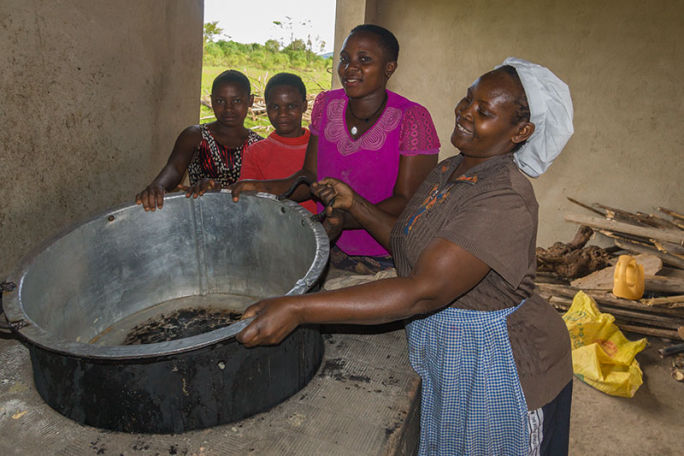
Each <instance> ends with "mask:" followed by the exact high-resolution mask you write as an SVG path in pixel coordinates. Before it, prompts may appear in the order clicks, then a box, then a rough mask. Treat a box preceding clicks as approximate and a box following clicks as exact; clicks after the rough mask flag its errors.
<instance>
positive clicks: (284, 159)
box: [240, 73, 316, 213]
mask: <svg viewBox="0 0 684 456" xmlns="http://www.w3.org/2000/svg"><path fill="white" fill-rule="evenodd" d="M264 98H265V99H266V113H267V114H268V120H270V121H271V124H272V125H273V126H274V127H275V131H274V132H273V133H271V134H270V135H269V136H268V138H266V139H264V140H263V141H259V142H256V143H254V144H251V145H250V146H248V147H247V149H246V150H245V153H244V155H243V157H242V171H241V174H240V180H243V179H256V180H266V179H282V178H285V177H288V176H291V175H292V174H294V173H295V172H297V171H299V170H300V169H302V165H303V164H304V155H305V154H306V147H307V145H308V144H309V136H310V133H309V130H308V129H306V128H302V114H304V112H305V111H306V108H307V104H306V87H305V86H304V83H303V82H302V79H301V78H300V77H299V76H297V75H294V74H291V73H278V74H276V75H275V76H273V77H272V78H271V79H269V81H268V83H267V84H266V89H265V90H264ZM301 205H302V206H303V207H304V208H306V209H308V210H309V211H310V212H312V213H316V203H314V201H312V200H307V201H303V202H302V203H301Z"/></svg>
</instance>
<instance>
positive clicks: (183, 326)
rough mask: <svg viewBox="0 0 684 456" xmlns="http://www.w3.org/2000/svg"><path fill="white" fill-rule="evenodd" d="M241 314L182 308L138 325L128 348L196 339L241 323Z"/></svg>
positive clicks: (128, 341) (127, 338) (128, 335)
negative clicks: (192, 337) (130, 346)
mask: <svg viewBox="0 0 684 456" xmlns="http://www.w3.org/2000/svg"><path fill="white" fill-rule="evenodd" d="M240 317H242V314H241V313H238V312H233V311H228V310H212V309H201V308H197V309H180V310H177V311H175V312H173V313H170V314H168V315H165V314H161V315H160V316H159V317H158V318H153V319H149V320H147V321H144V322H142V323H140V324H139V325H136V326H135V327H134V328H133V329H132V330H131V331H130V332H129V333H128V334H127V335H126V339H125V340H124V343H123V344H124V345H140V344H152V343H155V342H166V341H169V340H176V339H182V338H184V337H190V336H196V335H198V334H202V333H205V332H208V331H213V330H215V329H218V328H222V327H224V326H228V325H229V324H231V323H233V322H235V321H238V320H239V319H240Z"/></svg>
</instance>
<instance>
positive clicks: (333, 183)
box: [311, 177, 355, 217]
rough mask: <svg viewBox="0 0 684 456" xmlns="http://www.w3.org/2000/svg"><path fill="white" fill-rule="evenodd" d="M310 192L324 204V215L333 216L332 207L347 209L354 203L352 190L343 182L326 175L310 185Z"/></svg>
mask: <svg viewBox="0 0 684 456" xmlns="http://www.w3.org/2000/svg"><path fill="white" fill-rule="evenodd" d="M311 192H312V193H313V194H314V195H315V196H316V197H317V198H318V199H319V200H321V202H322V203H323V204H325V206H326V209H325V210H326V213H325V214H326V215H327V216H329V217H331V216H333V209H342V210H347V211H348V210H349V209H351V207H352V204H353V203H354V195H355V193H354V190H352V188H351V187H350V186H349V185H347V184H345V183H344V182H342V181H340V180H338V179H334V178H332V177H326V178H325V179H321V180H319V181H318V182H316V183H314V184H312V185H311Z"/></svg>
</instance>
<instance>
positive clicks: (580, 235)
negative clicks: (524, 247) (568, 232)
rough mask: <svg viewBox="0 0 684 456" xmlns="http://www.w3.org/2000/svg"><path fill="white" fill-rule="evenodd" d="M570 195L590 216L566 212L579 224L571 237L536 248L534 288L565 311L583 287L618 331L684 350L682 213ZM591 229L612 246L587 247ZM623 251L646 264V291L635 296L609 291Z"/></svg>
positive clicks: (683, 242) (683, 223)
mask: <svg viewBox="0 0 684 456" xmlns="http://www.w3.org/2000/svg"><path fill="white" fill-rule="evenodd" d="M568 199H570V201H572V202H573V203H575V204H577V205H579V206H581V207H583V208H585V209H587V210H589V211H591V212H592V213H593V214H592V215H591V216H588V215H580V214H568V215H566V216H565V220H566V221H568V222H571V223H576V224H579V225H580V227H579V229H578V231H577V234H576V235H575V238H574V239H573V240H572V241H570V242H569V243H567V244H566V243H561V242H557V243H555V244H554V245H553V246H551V247H549V248H548V249H544V248H537V280H536V281H537V287H538V290H537V291H538V292H539V293H540V294H541V295H542V296H543V297H544V298H546V299H547V300H548V302H549V303H550V304H551V305H553V306H554V307H555V308H556V309H557V310H559V311H560V312H566V311H567V310H568V308H569V307H570V304H571V303H572V299H573V297H574V296H575V294H576V293H577V292H578V291H580V290H582V291H584V292H585V293H586V294H588V295H589V296H591V297H592V298H594V300H595V301H596V304H597V305H598V307H599V309H600V310H601V311H602V312H607V313H610V314H612V315H613V316H614V317H615V323H616V324H617V325H618V327H620V328H621V329H623V330H625V331H630V332H634V333H638V334H643V335H646V336H653V337H661V338H666V339H670V340H673V341H679V343H680V345H679V348H680V349H681V350H680V351H684V347H683V346H682V345H681V341H682V340H684V215H682V214H681V213H678V212H676V211H673V210H670V209H666V208H661V207H659V208H657V213H655V214H645V213H642V212H635V213H633V212H628V211H625V210H621V209H616V208H611V207H608V206H605V205H602V204H598V203H596V204H592V205H588V204H584V203H582V202H579V201H577V200H574V199H571V198H568ZM594 233H598V235H599V236H601V237H603V239H604V240H606V241H609V243H610V244H613V245H612V246H610V247H607V248H601V247H598V246H587V245H586V243H587V242H588V241H589V240H590V239H591V238H592V237H593V236H594ZM623 254H625V255H632V256H634V257H635V259H636V260H637V262H638V263H639V264H641V265H642V266H643V267H644V282H645V287H644V288H645V292H644V296H643V297H642V298H641V299H639V300H630V299H624V298H619V297H617V296H615V295H613V293H612V289H613V274H614V271H615V264H616V262H617V259H618V257H619V255H623ZM667 354H668V355H669V354H673V353H669V352H668V353H667Z"/></svg>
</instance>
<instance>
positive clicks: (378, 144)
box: [309, 89, 440, 256]
mask: <svg viewBox="0 0 684 456" xmlns="http://www.w3.org/2000/svg"><path fill="white" fill-rule="evenodd" d="M348 101H349V99H348V98H347V96H346V95H345V93H344V90H342V89H338V90H331V91H328V92H321V93H320V94H319V95H318V97H317V98H316V102H315V103H314V107H313V110H312V112H311V125H310V126H309V129H310V130H311V134H312V135H315V136H317V137H318V170H317V177H318V179H323V178H325V177H334V178H336V179H339V180H341V181H343V182H345V183H347V184H348V185H349V186H351V187H352V188H353V189H354V190H355V191H356V192H357V193H358V194H359V195H361V196H363V197H364V198H366V199H367V200H368V201H370V202H371V203H373V204H377V203H379V202H381V201H383V200H386V199H387V198H389V197H391V196H392V194H393V191H394V184H395V183H396V181H397V176H398V174H399V157H400V156H401V155H406V156H412V155H431V154H437V153H439V146H440V144H439V138H438V137H437V132H436V131H435V126H434V124H433V123H432V118H431V117H430V113H429V112H428V111H427V109H425V108H424V107H423V106H421V105H419V104H417V103H414V102H412V101H410V100H408V99H406V98H404V97H402V96H401V95H397V94H396V93H394V92H390V91H389V90H388V91H387V104H386V106H385V109H384V111H383V112H382V114H381V115H380V117H379V118H378V120H377V121H376V122H375V124H374V125H373V126H371V127H370V128H369V129H368V130H367V131H366V132H365V133H364V134H362V135H361V136H360V137H359V138H358V139H354V138H353V137H352V136H351V135H350V134H349V130H348V128H347V123H346V120H345V112H346V109H347V103H348ZM321 208H322V206H321ZM336 245H337V247H339V248H340V249H341V250H342V251H343V252H344V253H346V254H347V255H354V256H386V255H389V253H388V252H387V251H386V250H385V249H384V248H383V247H382V246H381V245H380V244H379V243H378V242H377V241H376V240H375V239H373V237H372V236H371V235H370V234H368V232H367V231H365V230H345V231H344V232H343V233H342V235H341V236H340V238H339V239H338V241H337V244H336Z"/></svg>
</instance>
